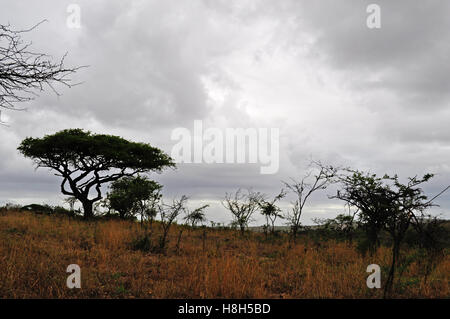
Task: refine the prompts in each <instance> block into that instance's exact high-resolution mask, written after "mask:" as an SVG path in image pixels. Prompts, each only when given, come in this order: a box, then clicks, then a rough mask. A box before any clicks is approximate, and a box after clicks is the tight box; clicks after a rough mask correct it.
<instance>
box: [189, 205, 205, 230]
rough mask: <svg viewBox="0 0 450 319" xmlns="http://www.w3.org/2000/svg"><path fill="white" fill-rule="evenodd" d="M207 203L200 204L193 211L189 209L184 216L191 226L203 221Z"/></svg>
mask: <svg viewBox="0 0 450 319" xmlns="http://www.w3.org/2000/svg"><path fill="white" fill-rule="evenodd" d="M208 207H209V205H208V204H206V205H203V206H200V207H198V208H196V209H194V210H193V211H190V212H188V213H187V214H186V216H185V217H184V220H186V222H187V223H189V224H191V226H192V227H195V226H197V224H198V223H203V222H205V221H206V216H205V210H206V208H208Z"/></svg>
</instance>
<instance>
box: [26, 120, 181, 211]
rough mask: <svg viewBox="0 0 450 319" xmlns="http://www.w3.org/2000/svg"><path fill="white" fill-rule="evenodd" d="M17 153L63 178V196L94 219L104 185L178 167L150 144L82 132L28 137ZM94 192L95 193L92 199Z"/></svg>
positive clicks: (70, 130) (70, 131) (73, 131)
mask: <svg viewBox="0 0 450 319" xmlns="http://www.w3.org/2000/svg"><path fill="white" fill-rule="evenodd" d="M18 150H19V151H20V152H21V153H22V154H23V155H24V156H25V157H28V158H31V159H33V160H34V162H35V164H36V166H37V167H38V168H39V167H47V168H50V169H52V170H55V171H56V172H57V174H55V175H56V176H60V177H62V178H63V181H62V183H61V192H62V193H63V194H64V195H68V196H73V197H75V198H76V199H78V200H79V201H80V202H81V203H82V205H83V209H84V217H85V218H89V217H92V216H93V210H92V208H93V203H95V202H96V201H99V200H101V199H102V194H101V186H102V184H105V183H109V182H114V181H116V180H118V179H120V178H122V177H125V176H134V175H136V174H138V173H145V172H150V171H156V172H160V171H161V170H162V169H164V168H166V167H174V166H175V164H174V163H173V161H172V159H171V158H170V157H169V156H168V155H166V154H165V153H164V152H162V151H161V150H160V149H158V148H155V147H152V146H150V145H149V144H144V143H136V142H130V141H127V140H125V139H123V138H121V137H118V136H113V135H100V134H91V133H90V132H85V131H83V130H81V129H69V130H63V131H60V132H58V133H55V134H53V135H46V136H45V137H43V138H31V137H28V138H26V139H25V140H23V141H22V143H21V144H20V146H19V147H18ZM67 186H68V187H69V189H67ZM91 191H94V192H95V196H94V197H92V198H90V192H91Z"/></svg>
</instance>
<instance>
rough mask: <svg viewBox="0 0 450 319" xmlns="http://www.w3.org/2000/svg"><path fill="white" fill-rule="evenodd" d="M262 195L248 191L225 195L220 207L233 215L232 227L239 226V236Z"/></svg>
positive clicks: (246, 225)
mask: <svg viewBox="0 0 450 319" xmlns="http://www.w3.org/2000/svg"><path fill="white" fill-rule="evenodd" d="M261 199H262V195H261V194H260V193H259V192H253V191H251V190H248V192H247V194H243V193H242V190H241V189H238V190H237V191H236V192H235V193H234V194H228V193H227V194H226V195H225V200H224V201H223V202H222V205H223V206H224V207H225V208H226V209H227V210H228V211H229V212H230V213H231V214H232V215H233V222H232V224H233V225H236V226H239V228H240V230H241V234H242V235H244V233H245V229H246V228H247V227H248V223H249V222H250V220H251V217H252V215H253V214H254V213H255V212H256V210H257V209H258V207H259V203H260V202H261Z"/></svg>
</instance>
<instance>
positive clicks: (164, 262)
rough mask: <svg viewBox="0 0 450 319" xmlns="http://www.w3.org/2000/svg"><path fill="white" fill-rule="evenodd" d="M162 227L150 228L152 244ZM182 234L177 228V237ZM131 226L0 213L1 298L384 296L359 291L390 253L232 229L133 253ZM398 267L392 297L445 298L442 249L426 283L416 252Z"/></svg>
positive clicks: (188, 232) (201, 231) (449, 292)
mask: <svg viewBox="0 0 450 319" xmlns="http://www.w3.org/2000/svg"><path fill="white" fill-rule="evenodd" d="M160 228H161V227H160V224H159V223H157V222H155V223H154V225H153V228H152V229H153V230H152V235H151V237H150V240H151V241H157V239H158V234H159V232H161V229H160ZM180 230H183V231H182V234H181V238H180V237H179V236H180ZM143 232H144V229H143V228H142V227H141V225H140V224H139V223H138V222H133V221H120V220H93V221H83V220H78V219H73V218H68V217H64V216H49V215H44V214H35V213H31V212H14V211H7V212H2V213H1V216H0V297H1V298H381V297H382V289H369V288H367V286H366V278H367V276H368V275H369V274H368V273H366V268H367V266H368V265H369V264H374V263H375V264H379V265H380V266H381V269H382V280H383V274H385V273H386V272H387V269H388V267H389V262H390V250H389V248H387V247H380V248H379V249H378V250H377V252H376V253H375V254H374V255H373V256H369V255H367V256H365V257H363V255H361V254H359V253H358V252H357V250H356V249H355V246H354V244H349V243H346V242H336V241H334V240H328V241H321V242H318V241H314V240H311V239H310V238H308V236H306V235H302V234H301V235H300V236H299V239H298V240H297V242H296V243H295V244H291V245H290V244H289V242H288V241H287V240H286V238H285V237H284V236H285V235H284V234H281V235H278V236H277V237H276V238H266V237H265V235H264V234H263V233H256V232H250V233H248V234H247V235H246V236H245V237H242V236H240V233H239V232H237V231H234V230H230V229H213V228H190V227H186V226H181V225H174V226H173V227H172V228H171V229H170V234H169V236H170V237H169V242H168V246H167V250H166V252H165V253H161V252H147V251H142V250H139V249H136V247H135V246H133V243H135V242H136V240H137V239H138V238H139V237H140V236H142V235H143ZM403 253H404V254H405V256H406V257H407V258H410V260H411V261H410V262H409V263H408V264H407V265H406V266H405V267H404V269H402V272H403V273H402V276H401V279H399V280H398V282H397V283H396V289H395V292H394V295H393V297H394V298H448V297H450V289H449V274H450V257H449V254H448V249H447V250H446V252H445V255H444V257H443V258H442V259H441V260H439V263H438V264H437V265H436V267H435V268H434V270H433V271H432V272H431V274H430V275H429V276H428V278H427V279H426V280H425V279H424V276H423V275H422V267H421V260H420V258H413V257H414V256H415V255H416V252H415V251H414V250H413V249H408V248H405V250H404V251H403ZM70 264H78V265H79V266H80V268H81V281H82V287H81V289H69V288H67V286H66V280H67V277H68V275H69V273H67V272H66V268H67V266H68V265H70Z"/></svg>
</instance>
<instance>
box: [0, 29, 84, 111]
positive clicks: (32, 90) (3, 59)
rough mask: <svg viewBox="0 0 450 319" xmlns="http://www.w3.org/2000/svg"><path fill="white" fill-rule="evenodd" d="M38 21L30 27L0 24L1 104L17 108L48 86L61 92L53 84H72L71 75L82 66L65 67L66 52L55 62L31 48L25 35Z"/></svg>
mask: <svg viewBox="0 0 450 319" xmlns="http://www.w3.org/2000/svg"><path fill="white" fill-rule="evenodd" d="M43 22H44V21H43ZM41 23H42V22H41ZM39 24H40V23H39ZM39 24H37V25H35V26H34V27H32V28H31V29H27V30H14V29H12V28H11V27H10V26H9V25H2V24H0V108H7V109H14V108H15V105H16V104H17V103H21V102H26V101H30V100H32V99H33V98H34V97H35V96H36V91H43V90H44V87H45V86H48V87H49V88H50V89H52V90H53V91H54V92H55V93H56V94H58V92H57V91H56V90H55V89H54V87H53V85H54V84H55V83H60V84H63V85H65V86H68V87H71V86H72V84H71V83H70V78H69V77H68V76H69V75H70V74H72V73H75V72H76V71H77V70H78V69H80V67H75V68H68V67H65V66H64V58H65V55H64V56H63V57H62V58H61V59H60V60H59V61H57V62H52V61H51V59H50V57H49V56H48V55H46V54H43V53H37V52H33V51H31V49H30V47H31V43H24V41H23V40H22V35H23V34H24V33H26V32H30V31H32V30H33V29H34V28H36V27H37V26H38V25H39Z"/></svg>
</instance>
